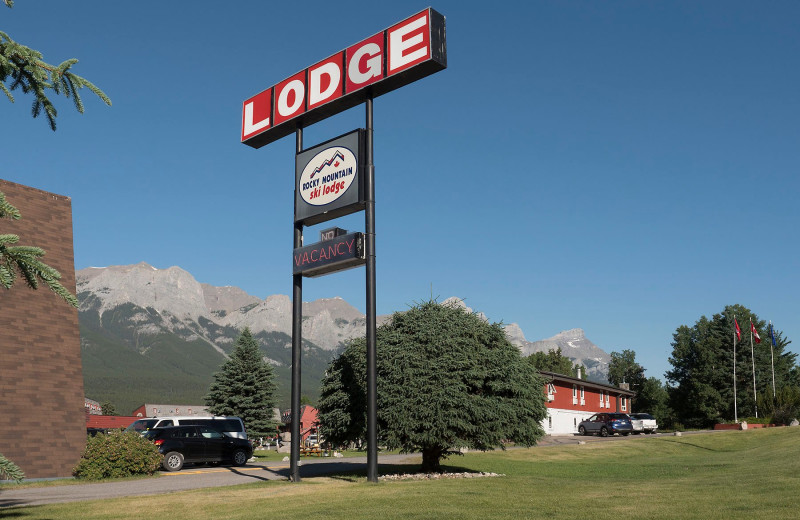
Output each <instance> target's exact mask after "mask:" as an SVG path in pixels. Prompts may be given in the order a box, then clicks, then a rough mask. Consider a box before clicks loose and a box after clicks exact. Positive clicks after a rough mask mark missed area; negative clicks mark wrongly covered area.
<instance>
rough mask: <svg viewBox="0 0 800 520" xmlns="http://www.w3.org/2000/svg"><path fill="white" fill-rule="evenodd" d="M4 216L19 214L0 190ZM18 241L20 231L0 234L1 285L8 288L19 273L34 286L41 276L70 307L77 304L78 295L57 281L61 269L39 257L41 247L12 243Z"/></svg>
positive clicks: (0, 213)
mask: <svg viewBox="0 0 800 520" xmlns="http://www.w3.org/2000/svg"><path fill="white" fill-rule="evenodd" d="M3 218H10V219H12V220H19V219H20V218H22V215H20V212H19V210H17V208H15V207H14V206H12V205H11V204H10V203H9V202H8V201H7V200H6V196H5V195H4V194H3V193H2V192H0V219H3ZM17 242H19V235H11V234H0V285H2V286H3V287H5V288H6V289H11V286H12V285H14V282H15V281H16V279H17V274H18V273H19V274H21V275H22V277H23V278H24V279H25V282H26V283H27V284H28V287H30V288H31V289H37V288H38V287H39V280H40V279H41V280H42V281H43V282H44V283H45V284H47V286H48V287H50V289H52V291H53V292H54V293H56V294H57V295H59V296H61V297H62V298H63V299H64V300H65V301H66V302H67V303H69V304H70V305H72V306H73V307H77V306H78V299H77V298H75V296H74V295H73V294H72V293H70V292H69V291H68V290H67V289H66V288H65V287H64V286H63V285H61V283H60V282H59V280H60V279H61V273H59V272H58V271H56V270H55V269H53V268H52V267H50V266H49V265H47V264H45V263H44V262H42V261H41V260H40V258H41V257H43V256H44V254H45V252H44V249H42V248H40V247H34V246H17V245H14V244H16V243H17Z"/></svg>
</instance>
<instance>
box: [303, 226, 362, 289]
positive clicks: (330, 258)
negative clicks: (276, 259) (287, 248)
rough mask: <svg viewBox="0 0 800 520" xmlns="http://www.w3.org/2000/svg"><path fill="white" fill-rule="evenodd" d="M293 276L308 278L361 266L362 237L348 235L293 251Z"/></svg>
mask: <svg viewBox="0 0 800 520" xmlns="http://www.w3.org/2000/svg"><path fill="white" fill-rule="evenodd" d="M293 256H294V259H293V260H294V261H293V264H292V270H293V271H292V272H293V274H301V275H303V276H305V277H308V278H314V277H316V276H322V275H325V274H329V273H333V272H336V271H343V270H345V269H350V268H352V267H357V266H359V265H363V264H364V263H365V262H366V260H365V259H364V235H363V234H362V233H350V234H347V235H340V236H337V237H335V238H333V239H331V240H324V241H322V242H317V243H316V244H312V245H310V246H305V247H300V248H297V249H295V250H294V255H293Z"/></svg>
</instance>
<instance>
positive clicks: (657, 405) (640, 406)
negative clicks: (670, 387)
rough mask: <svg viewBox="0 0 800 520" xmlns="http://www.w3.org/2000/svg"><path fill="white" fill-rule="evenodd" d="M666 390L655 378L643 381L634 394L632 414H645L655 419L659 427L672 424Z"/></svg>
mask: <svg viewBox="0 0 800 520" xmlns="http://www.w3.org/2000/svg"><path fill="white" fill-rule="evenodd" d="M668 401H669V395H668V394H667V388H666V387H665V386H664V384H663V383H662V382H661V380H659V379H658V378H657V377H649V378H647V379H645V380H644V382H643V383H642V385H641V387H640V388H639V390H638V391H637V393H636V398H635V405H636V406H635V407H634V408H632V410H633V411H634V412H646V413H649V414H650V415H652V416H653V417H655V418H656V421H658V424H659V425H660V426H661V427H666V426H667V425H670V424H672V422H673V419H672V410H671V409H670V407H669V404H668Z"/></svg>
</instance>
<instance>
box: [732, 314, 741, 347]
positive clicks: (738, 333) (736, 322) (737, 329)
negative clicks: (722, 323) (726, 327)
mask: <svg viewBox="0 0 800 520" xmlns="http://www.w3.org/2000/svg"><path fill="white" fill-rule="evenodd" d="M733 324H734V325H736V339H738V340H739V341H742V331H741V330H740V329H739V322H738V321H736V318H733Z"/></svg>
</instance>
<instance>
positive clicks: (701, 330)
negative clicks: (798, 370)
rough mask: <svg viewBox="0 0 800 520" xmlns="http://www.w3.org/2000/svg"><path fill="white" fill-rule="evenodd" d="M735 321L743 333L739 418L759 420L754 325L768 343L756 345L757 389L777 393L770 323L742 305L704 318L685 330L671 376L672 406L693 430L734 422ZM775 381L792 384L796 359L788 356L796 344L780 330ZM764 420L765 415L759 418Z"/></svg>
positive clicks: (678, 336) (676, 340)
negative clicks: (754, 388) (719, 423)
mask: <svg viewBox="0 0 800 520" xmlns="http://www.w3.org/2000/svg"><path fill="white" fill-rule="evenodd" d="M734 315H735V316H736V319H737V321H738V322H739V327H740V328H741V331H742V339H741V341H739V340H737V342H736V390H737V403H738V410H737V411H738V415H739V417H742V416H745V415H755V405H756V400H755V396H754V395H753V370H752V365H753V357H752V356H751V348H750V320H751V319H752V321H753V323H754V324H755V326H756V329H757V330H759V331H760V333H761V337H762V338H764V340H763V341H762V342H761V343H760V344H758V345H754V347H753V352H754V354H755V369H756V388H757V391H758V394H759V395H766V393H767V392H769V393H770V394H771V393H772V368H771V360H770V346H771V341H770V340H769V335H768V333H767V332H766V331H767V323H766V322H765V321H763V320H759V319H758V316H756V315H755V314H754V313H753V312H751V311H750V309H748V308H746V307H744V306H742V305H729V306H726V307H725V309H724V310H723V311H722V312H721V313H720V314H715V315H714V316H713V317H712V318H711V319H709V318H707V317H705V316H702V317H700V319H699V320H698V321H697V323H695V325H694V326H693V327H688V326H686V325H681V326H680V327H678V329H677V331H676V332H675V334H674V335H673V342H672V356H671V357H670V359H669V362H670V363H671V364H672V366H673V368H672V370H670V371H668V372H667V373H666V377H667V381H669V382H670V383H671V385H672V387H671V388H670V389H669V404H670V406H671V407H672V409H673V410H674V412H675V415H676V419H677V420H678V421H680V422H682V423H684V424H685V425H686V426H689V427H706V426H709V425H711V424H713V423H714V422H720V421H724V420H733V419H734V399H733V362H734V361H733V334H734V322H733V320H734ZM775 339H776V343H777V346H776V347H775V349H774V350H775V381H776V386H777V387H782V386H784V385H786V384H788V383H789V381H790V373H791V371H792V369H793V368H794V364H795V358H796V357H797V355H796V354H794V353H792V352H785V351H784V350H785V348H786V346H788V345H789V344H790V343H791V342H790V341H789V340H787V339H786V338H784V337H783V334H782V333H781V332H780V331H778V330H776V331H775ZM759 415H760V414H759Z"/></svg>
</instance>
